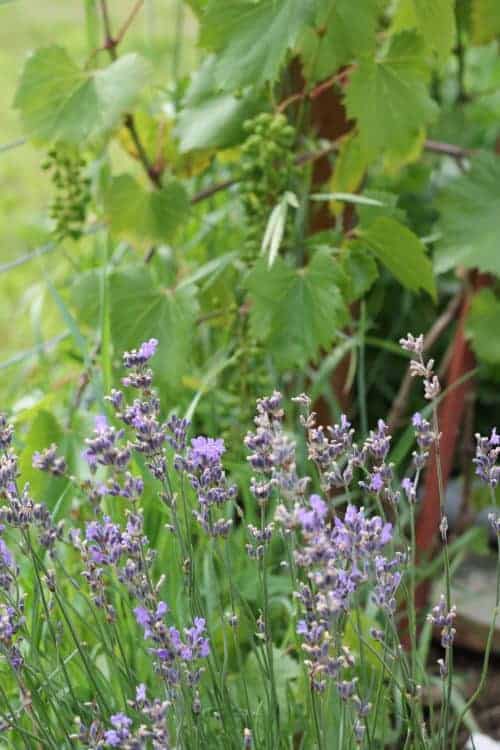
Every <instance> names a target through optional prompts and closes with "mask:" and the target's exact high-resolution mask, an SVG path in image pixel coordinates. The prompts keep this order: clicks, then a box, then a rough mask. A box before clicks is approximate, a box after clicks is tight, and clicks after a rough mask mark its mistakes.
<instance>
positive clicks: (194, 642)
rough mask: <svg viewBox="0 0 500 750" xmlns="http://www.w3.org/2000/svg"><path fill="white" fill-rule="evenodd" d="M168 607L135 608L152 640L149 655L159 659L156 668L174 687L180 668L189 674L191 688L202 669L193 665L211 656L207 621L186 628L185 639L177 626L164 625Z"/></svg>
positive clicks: (202, 620) (138, 618)
mask: <svg viewBox="0 0 500 750" xmlns="http://www.w3.org/2000/svg"><path fill="white" fill-rule="evenodd" d="M167 612H168V607H167V605H166V604H165V602H162V601H160V602H159V603H158V604H157V605H156V606H155V608H154V609H151V608H150V607H148V606H145V605H144V606H143V605H141V606H139V607H136V608H135V609H134V615H135V618H136V621H137V623H138V624H139V625H140V626H141V627H142V629H143V632H144V638H145V640H149V641H152V642H153V644H154V647H153V648H151V649H150V653H151V654H153V656H154V657H155V659H156V669H157V671H158V672H160V674H162V675H163V677H164V679H165V681H166V683H167V685H168V686H169V687H170V688H175V687H176V686H177V685H178V684H179V680H180V669H181V668H182V669H183V670H184V672H185V673H186V676H187V678H188V681H189V683H190V684H191V685H195V684H196V683H197V681H198V680H199V678H200V676H201V669H200V668H198V667H197V666H192V665H191V663H192V662H198V661H199V660H201V659H205V658H206V657H207V656H208V655H209V653H210V645H209V642H208V639H207V637H206V633H205V620H204V619H203V618H201V617H197V618H195V620H194V622H193V625H192V627H190V628H185V629H184V640H183V639H182V638H181V635H180V632H179V630H178V629H177V628H175V627H174V626H172V625H171V626H167V625H166V624H165V622H164V618H165V615H166V614H167Z"/></svg>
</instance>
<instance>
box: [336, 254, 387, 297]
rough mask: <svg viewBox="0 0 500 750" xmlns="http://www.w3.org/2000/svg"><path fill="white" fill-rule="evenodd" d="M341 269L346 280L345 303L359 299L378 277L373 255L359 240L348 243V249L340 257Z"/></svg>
mask: <svg viewBox="0 0 500 750" xmlns="http://www.w3.org/2000/svg"><path fill="white" fill-rule="evenodd" d="M341 267H342V270H343V272H344V274H345V277H346V279H347V288H346V290H345V292H344V297H345V298H346V300H347V302H354V301H355V300H357V299H360V298H361V297H362V296H363V295H364V294H366V292H368V290H369V289H370V288H371V286H372V285H373V283H374V282H375V280H376V279H377V277H378V268H377V264H376V262H375V260H374V258H373V255H372V254H371V253H370V252H369V251H367V249H366V247H364V246H363V244H362V243H361V242H360V241H359V240H353V241H352V242H350V244H349V247H348V249H347V250H346V252H344V253H343V255H342V257H341Z"/></svg>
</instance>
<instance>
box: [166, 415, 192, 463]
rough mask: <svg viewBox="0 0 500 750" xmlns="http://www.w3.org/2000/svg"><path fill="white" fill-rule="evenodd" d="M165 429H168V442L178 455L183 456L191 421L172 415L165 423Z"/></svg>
mask: <svg viewBox="0 0 500 750" xmlns="http://www.w3.org/2000/svg"><path fill="white" fill-rule="evenodd" d="M165 427H166V428H167V442H168V443H169V445H170V446H171V447H172V448H173V449H174V450H175V451H176V452H177V453H180V454H183V453H184V451H185V450H186V445H187V431H188V428H189V421H188V420H187V419H181V418H180V417H178V416H177V415H176V414H172V416H171V417H170V418H169V419H167V421H166V422H165Z"/></svg>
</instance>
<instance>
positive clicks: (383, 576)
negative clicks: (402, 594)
mask: <svg viewBox="0 0 500 750" xmlns="http://www.w3.org/2000/svg"><path fill="white" fill-rule="evenodd" d="M403 564H404V555H401V554H399V555H397V556H396V557H395V558H394V559H393V560H387V559H386V558H385V557H382V556H381V555H377V557H376V558H375V580H376V585H375V588H374V590H373V598H374V601H375V603H376V604H377V606H378V607H380V609H385V610H386V612H387V613H388V614H389V615H393V614H394V612H395V611H396V606H397V605H396V592H397V590H398V588H399V584H400V583H401V578H402V576H401V573H400V568H401V567H402V565H403Z"/></svg>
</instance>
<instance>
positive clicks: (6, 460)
mask: <svg viewBox="0 0 500 750" xmlns="http://www.w3.org/2000/svg"><path fill="white" fill-rule="evenodd" d="M18 476H19V467H18V462H17V456H16V455H15V454H14V453H4V454H3V455H2V456H0V495H3V496H4V497H5V496H6V495H8V494H15V493H16V492H17V490H16V479H17V477H18Z"/></svg>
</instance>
